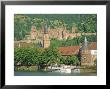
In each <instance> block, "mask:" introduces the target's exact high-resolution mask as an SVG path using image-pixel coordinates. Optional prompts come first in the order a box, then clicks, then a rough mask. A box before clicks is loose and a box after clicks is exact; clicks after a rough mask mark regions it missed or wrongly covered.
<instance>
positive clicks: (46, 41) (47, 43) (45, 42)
mask: <svg viewBox="0 0 110 89" xmlns="http://www.w3.org/2000/svg"><path fill="white" fill-rule="evenodd" d="M43 29H44V33H43V47H44V48H48V47H49V46H50V39H49V35H48V31H47V30H48V28H47V25H45V26H44V28H43Z"/></svg>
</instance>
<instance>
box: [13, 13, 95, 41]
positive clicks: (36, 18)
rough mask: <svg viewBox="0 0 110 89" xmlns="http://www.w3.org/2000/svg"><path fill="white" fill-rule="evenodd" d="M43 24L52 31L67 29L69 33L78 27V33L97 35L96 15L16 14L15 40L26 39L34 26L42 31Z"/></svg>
mask: <svg viewBox="0 0 110 89" xmlns="http://www.w3.org/2000/svg"><path fill="white" fill-rule="evenodd" d="M43 23H46V24H47V26H48V28H50V29H57V28H64V27H65V28H66V29H67V30H68V31H69V32H71V31H72V27H76V28H77V32H86V33H89V32H90V33H94V32H95V33H96V31H97V15H96V14H15V16H14V38H15V39H16V40H22V39H24V37H25V35H26V33H27V32H30V30H31V26H32V25H34V26H35V27H36V29H37V30H41V27H42V24H43Z"/></svg>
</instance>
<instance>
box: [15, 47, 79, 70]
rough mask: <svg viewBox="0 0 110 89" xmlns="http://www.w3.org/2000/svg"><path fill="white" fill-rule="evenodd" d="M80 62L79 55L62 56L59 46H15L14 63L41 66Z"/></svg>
mask: <svg viewBox="0 0 110 89" xmlns="http://www.w3.org/2000/svg"><path fill="white" fill-rule="evenodd" d="M78 62H79V60H78V57H77V56H69V57H64V56H61V54H60V53H59V51H58V49H57V48H53V47H50V48H46V49H41V48H37V49H35V48H15V50H14V65H15V66H16V65H23V66H30V65H38V66H40V68H42V67H43V66H45V65H46V66H47V65H53V64H56V63H57V64H66V65H70V64H72V65H77V64H78Z"/></svg>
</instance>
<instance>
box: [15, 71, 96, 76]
mask: <svg viewBox="0 0 110 89" xmlns="http://www.w3.org/2000/svg"><path fill="white" fill-rule="evenodd" d="M14 75H15V76H96V75H97V74H96V73H61V72H41V71H37V72H24V71H15V72H14Z"/></svg>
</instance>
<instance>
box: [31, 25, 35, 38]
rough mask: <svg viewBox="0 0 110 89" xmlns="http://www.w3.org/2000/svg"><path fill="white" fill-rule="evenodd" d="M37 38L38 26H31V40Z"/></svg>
mask: <svg viewBox="0 0 110 89" xmlns="http://www.w3.org/2000/svg"><path fill="white" fill-rule="evenodd" d="M35 39H36V27H35V26H32V27H31V40H35Z"/></svg>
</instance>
